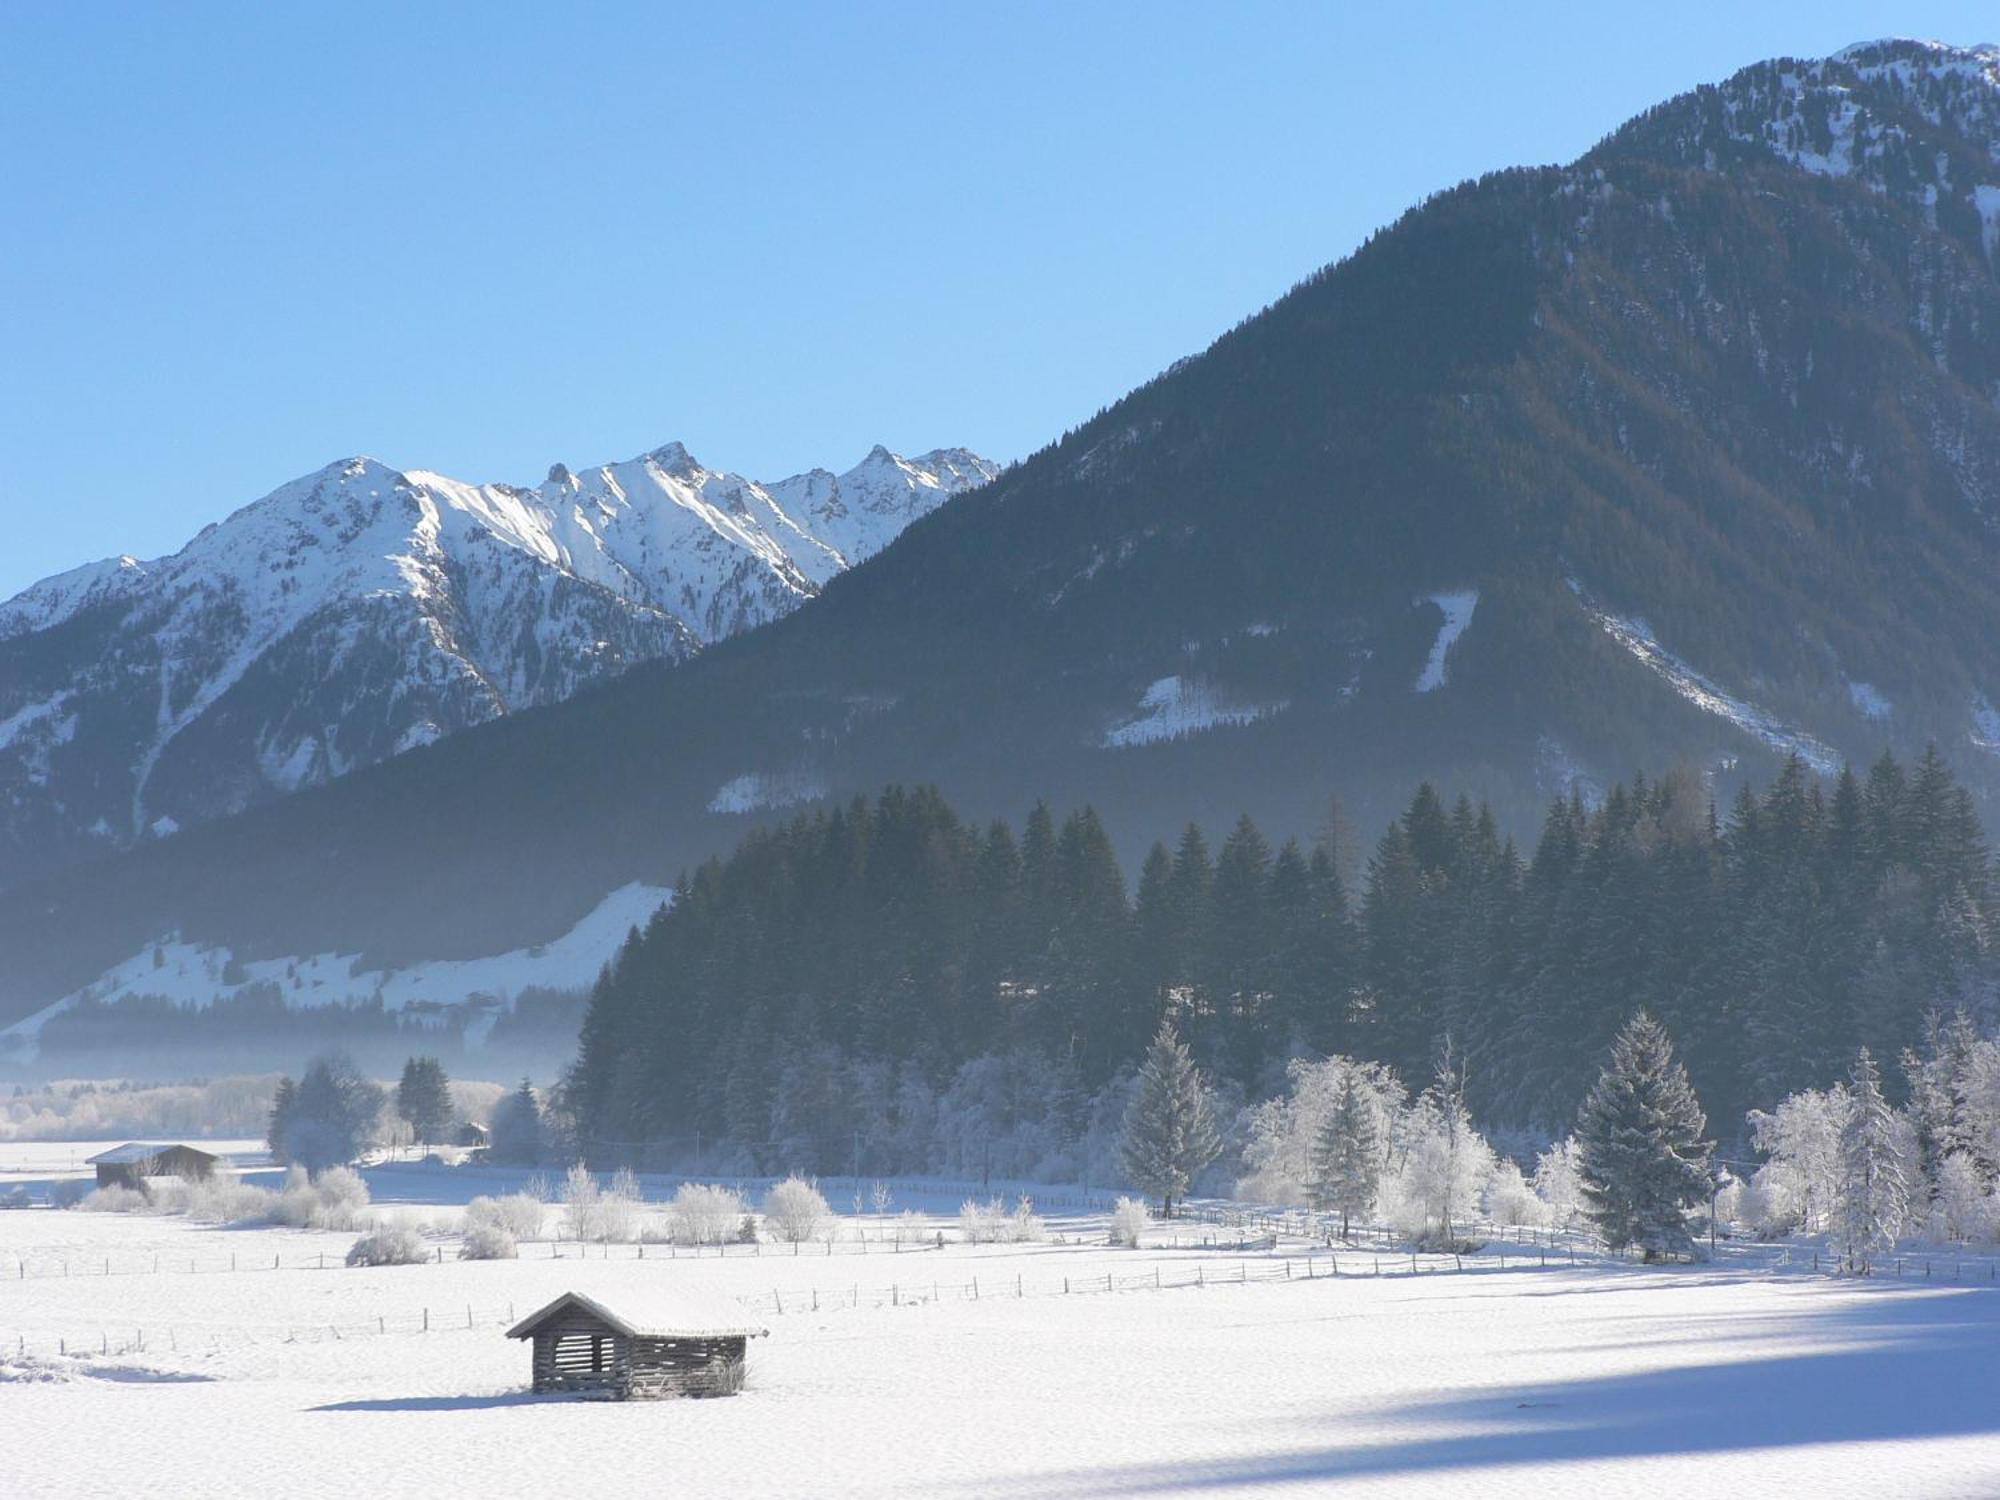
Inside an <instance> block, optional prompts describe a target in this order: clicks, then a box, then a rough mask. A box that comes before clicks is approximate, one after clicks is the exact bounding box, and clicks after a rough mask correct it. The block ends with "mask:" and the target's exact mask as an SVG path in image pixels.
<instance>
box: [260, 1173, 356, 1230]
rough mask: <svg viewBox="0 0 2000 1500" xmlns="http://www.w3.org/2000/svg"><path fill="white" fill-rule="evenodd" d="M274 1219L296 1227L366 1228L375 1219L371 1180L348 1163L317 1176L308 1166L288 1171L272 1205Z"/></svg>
mask: <svg viewBox="0 0 2000 1500" xmlns="http://www.w3.org/2000/svg"><path fill="white" fill-rule="evenodd" d="M270 1217H271V1220H272V1222H273V1223H277V1224H285V1225H289V1226H290V1227H291V1228H293V1229H342V1230H346V1229H354V1230H359V1229H366V1228H368V1227H369V1226H370V1225H372V1224H373V1223H374V1215H373V1214H371V1213H370V1212H369V1211H368V1184H367V1183H366V1182H364V1181H363V1180H362V1179H361V1174H360V1173H358V1172H355V1171H353V1170H351V1169H349V1168H347V1167H329V1168H327V1169H326V1170H325V1171H324V1172H322V1173H320V1174H319V1176H318V1177H317V1178H311V1177H308V1176H307V1175H306V1169H305V1168H304V1167H298V1166H295V1167H293V1168H292V1169H291V1170H290V1171H288V1172H287V1173H286V1174H285V1185H284V1187H283V1189H282V1190H280V1192H279V1193H278V1195H277V1201H276V1202H275V1203H273V1204H272V1205H271V1209H270Z"/></svg>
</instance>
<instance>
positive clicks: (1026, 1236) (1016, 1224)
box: [1007, 1193, 1049, 1245]
mask: <svg viewBox="0 0 2000 1500" xmlns="http://www.w3.org/2000/svg"><path fill="white" fill-rule="evenodd" d="M1048 1237H1049V1227H1048V1225H1046V1224H1044V1223H1043V1222H1042V1216H1041V1215H1040V1214H1038V1213H1036V1212H1035V1200H1034V1199H1033V1198H1030V1197H1029V1196H1028V1195H1027V1194H1026V1193H1023V1194H1021V1201H1020V1202H1019V1203H1016V1204H1015V1205H1014V1217H1013V1218H1012V1219H1010V1220H1009V1221H1008V1223H1007V1238H1009V1239H1010V1240H1012V1241H1013V1242H1014V1243H1015V1244H1017V1245H1039V1244H1040V1243H1041V1242H1042V1241H1043V1240H1045V1239H1047V1238H1048Z"/></svg>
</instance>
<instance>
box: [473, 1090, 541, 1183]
mask: <svg viewBox="0 0 2000 1500" xmlns="http://www.w3.org/2000/svg"><path fill="white" fill-rule="evenodd" d="M546 1146H547V1138H546V1135H545V1132H544V1129H543V1125H542V1105H541V1101H540V1100H539V1099H537V1098H536V1097H535V1087H534V1085H533V1084H531V1083H529V1082H528V1080H527V1079H525V1078H523V1079H522V1080H521V1086H520V1087H519V1088H518V1089H516V1090H514V1092H513V1093H511V1094H509V1095H508V1096H507V1097H506V1098H504V1099H502V1100H501V1101H500V1102H499V1103H498V1104H496V1105H495V1106H494V1107H493V1128H492V1138H491V1140H490V1141H489V1143H488V1145H487V1155H489V1156H490V1157H491V1158H492V1159H493V1160H494V1161H498V1162H509V1163H513V1164H516V1165H520V1166H533V1165H534V1164H535V1163H536V1162H539V1161H540V1160H541V1159H542V1153H543V1151H544V1150H545V1149H546Z"/></svg>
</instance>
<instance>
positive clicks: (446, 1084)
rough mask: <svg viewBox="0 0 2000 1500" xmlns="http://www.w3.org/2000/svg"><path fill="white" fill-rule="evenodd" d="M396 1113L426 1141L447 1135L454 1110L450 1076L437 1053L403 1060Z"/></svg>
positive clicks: (397, 1091)
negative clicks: (447, 1075)
mask: <svg viewBox="0 0 2000 1500" xmlns="http://www.w3.org/2000/svg"><path fill="white" fill-rule="evenodd" d="M396 1113H397V1114H399V1115H401V1116H402V1117H403V1119H404V1120H405V1121H406V1122H407V1123H408V1124H409V1127H410V1132H411V1134H413V1135H415V1136H416V1138H417V1139H418V1141H420V1142H422V1143H423V1144H424V1145H429V1144H430V1143H431V1142H433V1141H441V1140H443V1139H444V1137H445V1133H446V1132H447V1131H448V1130H450V1128H451V1120H452V1113H453V1106H452V1102H451V1080H450V1079H449V1078H447V1077H446V1076H445V1071H444V1064H442V1063H440V1062H439V1061H438V1060H437V1059H436V1058H435V1057H413V1058H410V1059H409V1060H408V1061H407V1062H405V1063H404V1064H403V1077H402V1081H401V1082H399V1083H398V1084H397V1085H396Z"/></svg>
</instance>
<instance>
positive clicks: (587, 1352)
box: [507, 1285, 768, 1401]
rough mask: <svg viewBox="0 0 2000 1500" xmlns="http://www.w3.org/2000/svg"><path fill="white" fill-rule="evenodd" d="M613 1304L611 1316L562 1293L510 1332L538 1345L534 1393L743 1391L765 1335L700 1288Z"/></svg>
mask: <svg viewBox="0 0 2000 1500" xmlns="http://www.w3.org/2000/svg"><path fill="white" fill-rule="evenodd" d="M616 1301H617V1307H616V1309H615V1310H614V1309H613V1308H611V1307H608V1306H606V1305H605V1304H604V1303H602V1302H599V1301H597V1300H595V1299H594V1298H591V1297H586V1296H584V1295H583V1294H582V1293H581V1292H565V1293H563V1295H562V1296H560V1297H558V1298H556V1300H555V1301H553V1302H551V1303H550V1304H549V1305H548V1306H547V1307H545V1308H543V1309H542V1310H541V1311H540V1312H536V1313H531V1314H529V1315H528V1316H527V1317H526V1318H523V1319H522V1320H521V1321H520V1322H519V1323H517V1324H515V1325H514V1327H512V1328H510V1329H509V1330H508V1331H507V1337H508V1338H510V1339H532V1340H533V1341H534V1350H535V1356H534V1377H535V1391H536V1393H537V1394H556V1393H570V1394H576V1395H589V1396H601V1397H606V1398H609V1399H611V1400H614V1401H628V1400H632V1399H635V1398H644V1397H659V1396H733V1395H735V1394H736V1393H737V1392H738V1391H740V1390H741V1389H743V1369H744V1362H745V1359H746V1357H747V1351H748V1348H749V1342H750V1340H751V1339H754V1338H762V1337H763V1336H764V1334H765V1333H766V1332H767V1331H768V1330H766V1329H764V1328H762V1327H760V1326H758V1325H757V1324H756V1323H755V1322H753V1321H752V1320H751V1317H750V1315H749V1314H748V1313H746V1312H744V1310H743V1308H742V1307H741V1306H740V1305H739V1304H738V1303H736V1302H735V1301H734V1300H732V1299H731V1298H728V1297H725V1296H723V1295H722V1294H720V1293H719V1292H713V1291H710V1290H708V1289H706V1288H703V1287H697V1286H689V1285H681V1286H671V1287H654V1288H650V1289H648V1290H646V1291H643V1292H638V1293H634V1292H630V1291H621V1292H620V1293H619V1294H618V1296H617V1299H616Z"/></svg>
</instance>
